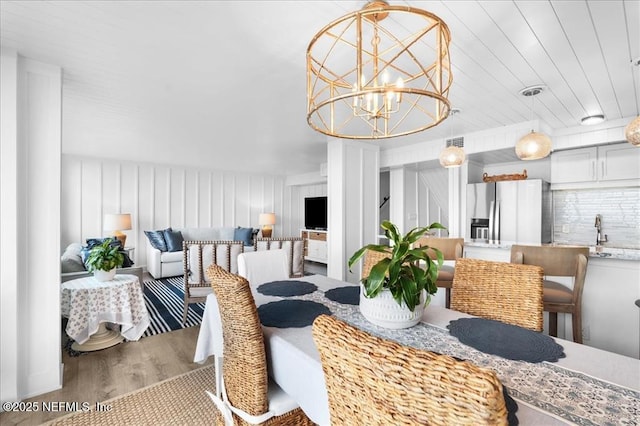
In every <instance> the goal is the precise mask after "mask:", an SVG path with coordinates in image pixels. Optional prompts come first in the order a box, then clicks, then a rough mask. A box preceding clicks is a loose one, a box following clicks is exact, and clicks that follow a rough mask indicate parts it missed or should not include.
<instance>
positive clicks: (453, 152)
mask: <svg viewBox="0 0 640 426" xmlns="http://www.w3.org/2000/svg"><path fill="white" fill-rule="evenodd" d="M464 159H465V154H464V150H463V149H462V148H460V147H457V146H455V145H451V146H448V147H446V148H445V149H443V150H442V152H440V164H441V165H442V167H446V168H449V167H460V166H461V165H462V163H464Z"/></svg>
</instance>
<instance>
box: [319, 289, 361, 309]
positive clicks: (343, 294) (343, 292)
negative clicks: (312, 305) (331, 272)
mask: <svg viewBox="0 0 640 426" xmlns="http://www.w3.org/2000/svg"><path fill="white" fill-rule="evenodd" d="M324 297H326V298H327V299H329V300H333V301H334V302H338V303H342V304H343V305H359V304H360V286H353V285H350V286H347V287H338V288H332V289H331V290H327V291H325V292H324Z"/></svg>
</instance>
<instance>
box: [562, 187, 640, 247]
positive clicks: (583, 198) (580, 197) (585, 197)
mask: <svg viewBox="0 0 640 426" xmlns="http://www.w3.org/2000/svg"><path fill="white" fill-rule="evenodd" d="M597 214H599V215H601V216H602V227H601V229H602V231H601V232H602V237H603V238H604V235H605V234H606V235H607V239H608V242H606V243H603V244H602V245H604V246H606V247H619V248H634V249H640V188H638V187H634V188H602V189H581V190H564V191H553V220H554V229H553V241H554V242H555V243H560V244H580V245H589V246H593V245H595V244H596V228H595V222H596V215H597Z"/></svg>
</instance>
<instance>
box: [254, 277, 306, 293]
mask: <svg viewBox="0 0 640 426" xmlns="http://www.w3.org/2000/svg"><path fill="white" fill-rule="evenodd" d="M317 289H318V286H316V285H315V284H311V283H309V282H306V281H295V280H286V281H272V282H270V283H264V284H261V285H260V286H258V288H257V290H258V293H261V294H264V295H265V296H279V297H291V296H302V295H303V294H309V293H313V292H314V291H316V290H317Z"/></svg>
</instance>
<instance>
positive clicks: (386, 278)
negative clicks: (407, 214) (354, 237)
mask: <svg viewBox="0 0 640 426" xmlns="http://www.w3.org/2000/svg"><path fill="white" fill-rule="evenodd" d="M380 226H381V228H382V229H384V231H385V235H386V237H387V238H388V239H389V241H390V243H391V247H389V246H386V245H381V244H369V245H366V246H364V247H362V248H361V249H360V250H358V251H356V252H355V253H354V254H353V256H351V258H350V259H349V262H348V265H349V270H351V267H352V266H353V264H355V263H356V262H357V261H358V260H360V258H362V256H364V254H365V253H366V252H367V250H372V251H377V252H382V253H388V254H389V257H386V258H384V259H382V260H380V261H379V262H378V263H376V264H375V265H374V266H373V267H372V268H371V272H370V273H369V276H368V277H365V278H363V279H362V280H361V281H362V284H363V285H364V290H365V291H364V294H365V296H366V297H369V298H372V297H376V296H377V295H378V294H379V293H380V292H381V291H382V290H383V289H385V288H386V289H389V291H391V294H392V295H393V298H394V299H395V300H396V302H398V304H399V305H402V302H403V301H404V303H405V304H406V305H407V307H408V308H409V310H411V311H412V312H413V310H414V309H415V307H416V306H418V305H419V304H420V294H421V293H422V290H426V292H427V298H426V301H425V303H429V301H430V300H431V295H433V294H435V293H436V292H437V291H438V287H437V286H436V281H437V280H438V270H439V269H440V268H441V267H442V263H443V255H442V252H441V251H440V250H438V249H436V248H431V247H429V246H427V245H425V246H422V247H415V248H413V244H414V243H415V242H416V241H418V239H420V237H422V236H423V235H424V234H426V233H428V232H429V231H431V230H434V229H446V228H445V227H444V226H442V225H441V224H439V223H437V222H434V223H432V224H431V225H429V226H425V227H422V228H414V229H412V230H411V231H409V232H408V233H407V234H406V235H402V234H400V232H399V230H398V227H397V226H395V225H394V224H393V223H391V222H389V221H388V220H385V221H384V222H382V225H380ZM427 250H433V253H435V257H434V259H432V258H431V257H430V256H429V254H428V253H427Z"/></svg>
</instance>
